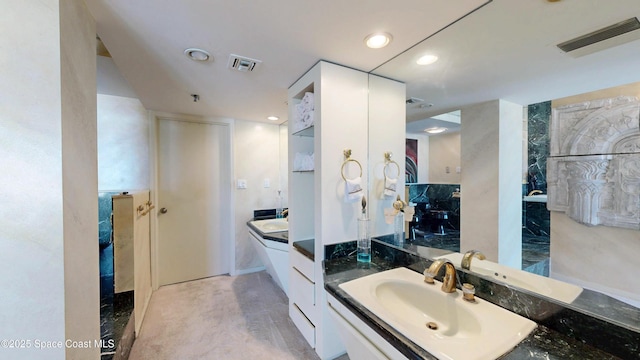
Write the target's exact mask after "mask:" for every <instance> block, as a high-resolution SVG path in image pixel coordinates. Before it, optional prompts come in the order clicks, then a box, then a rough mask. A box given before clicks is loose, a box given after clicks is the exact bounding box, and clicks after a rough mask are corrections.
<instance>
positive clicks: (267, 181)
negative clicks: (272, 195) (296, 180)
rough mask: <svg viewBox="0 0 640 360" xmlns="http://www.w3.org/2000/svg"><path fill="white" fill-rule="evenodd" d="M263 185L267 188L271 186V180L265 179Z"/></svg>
mask: <svg viewBox="0 0 640 360" xmlns="http://www.w3.org/2000/svg"><path fill="white" fill-rule="evenodd" d="M263 186H264V187H265V188H268V187H271V181H270V180H269V178H265V179H264V181H263Z"/></svg>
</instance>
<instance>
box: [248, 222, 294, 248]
mask: <svg viewBox="0 0 640 360" xmlns="http://www.w3.org/2000/svg"><path fill="white" fill-rule="evenodd" d="M253 220H255V219H251V220H249V221H247V226H248V227H249V228H250V229H251V230H253V231H254V232H255V233H256V234H258V235H260V237H262V238H263V239H268V240H273V241H277V242H281V243H285V244H287V243H288V242H289V232H288V231H278V232H272V233H263V232H262V231H260V229H258V228H257V227H255V226H253V224H251V222H252V221H253ZM260 220H264V219H260Z"/></svg>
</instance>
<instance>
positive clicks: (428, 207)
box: [407, 184, 460, 230]
mask: <svg viewBox="0 0 640 360" xmlns="http://www.w3.org/2000/svg"><path fill="white" fill-rule="evenodd" d="M407 187H408V188H409V202H412V203H415V204H416V217H417V221H418V228H419V229H424V230H429V228H430V227H431V226H432V225H433V224H434V223H435V221H434V219H433V216H432V213H431V211H432V210H446V211H447V214H448V217H449V219H448V220H447V221H446V222H445V224H444V226H445V228H446V229H452V230H460V198H454V197H453V196H452V195H453V193H454V192H455V191H460V185H459V184H412V185H407Z"/></svg>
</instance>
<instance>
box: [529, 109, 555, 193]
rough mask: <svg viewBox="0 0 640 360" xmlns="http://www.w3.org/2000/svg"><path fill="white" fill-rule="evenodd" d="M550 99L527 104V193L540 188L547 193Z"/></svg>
mask: <svg viewBox="0 0 640 360" xmlns="http://www.w3.org/2000/svg"><path fill="white" fill-rule="evenodd" d="M550 120H551V101H545V102H541V103H538V104H533V105H529V106H528V129H527V130H528V133H529V136H528V144H529V145H528V157H529V164H528V168H527V173H528V174H527V193H529V192H531V191H533V190H541V191H542V192H543V193H545V194H546V193H547V157H548V156H549V122H550Z"/></svg>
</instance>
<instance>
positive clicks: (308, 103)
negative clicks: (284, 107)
mask: <svg viewBox="0 0 640 360" xmlns="http://www.w3.org/2000/svg"><path fill="white" fill-rule="evenodd" d="M301 103H302V104H303V105H304V108H305V109H306V110H308V111H311V110H314V109H315V104H314V103H315V95H314V94H313V93H312V92H306V93H305V94H304V96H303V97H302V101H301Z"/></svg>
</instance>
